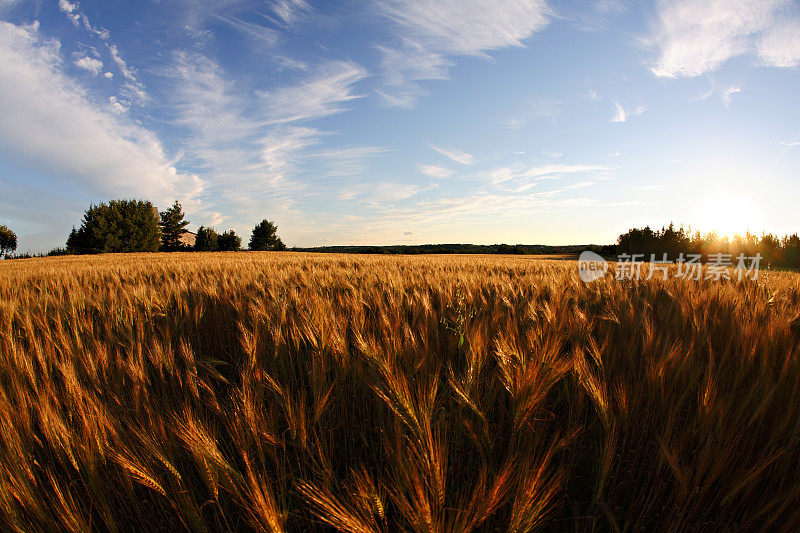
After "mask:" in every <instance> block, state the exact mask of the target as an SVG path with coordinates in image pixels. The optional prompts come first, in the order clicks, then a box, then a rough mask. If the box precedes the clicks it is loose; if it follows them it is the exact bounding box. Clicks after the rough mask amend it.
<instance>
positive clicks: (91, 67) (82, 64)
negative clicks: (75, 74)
mask: <svg viewBox="0 0 800 533" xmlns="http://www.w3.org/2000/svg"><path fill="white" fill-rule="evenodd" d="M75 66H76V67H78V68H82V69H84V70H87V71H89V72H91V73H92V74H94V75H95V76H97V75H98V74H100V71H101V70H102V69H103V62H102V61H100V60H99V59H95V58H93V57H88V56H86V57H81V58H78V59H76V60H75Z"/></svg>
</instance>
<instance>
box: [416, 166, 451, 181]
mask: <svg viewBox="0 0 800 533" xmlns="http://www.w3.org/2000/svg"><path fill="white" fill-rule="evenodd" d="M417 169H418V170H419V171H420V172H421V173H423V174H425V175H426V176H430V177H431V178H449V177H450V176H452V175H453V171H452V170H451V169H449V168H447V167H441V166H438V165H418V166H417Z"/></svg>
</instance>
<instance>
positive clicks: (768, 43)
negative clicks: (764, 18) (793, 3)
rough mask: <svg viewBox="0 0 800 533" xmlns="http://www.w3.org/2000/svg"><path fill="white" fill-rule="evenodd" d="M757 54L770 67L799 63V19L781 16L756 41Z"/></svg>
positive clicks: (789, 65) (791, 65) (794, 65)
mask: <svg viewBox="0 0 800 533" xmlns="http://www.w3.org/2000/svg"><path fill="white" fill-rule="evenodd" d="M758 54H759V56H760V57H761V60H762V61H763V62H764V64H766V65H769V66H772V67H784V68H788V67H796V66H798V65H800V21H798V20H797V19H788V18H781V19H780V20H778V21H776V22H775V23H774V24H772V25H771V26H770V27H769V28H767V30H766V31H765V32H764V34H763V35H762V37H761V40H760V41H759V43H758Z"/></svg>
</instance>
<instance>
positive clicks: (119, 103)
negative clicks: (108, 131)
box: [108, 96, 131, 115]
mask: <svg viewBox="0 0 800 533" xmlns="http://www.w3.org/2000/svg"><path fill="white" fill-rule="evenodd" d="M108 104H109V105H110V106H111V111H112V112H113V113H114V114H116V115H119V114H122V113H127V112H128V109H130V107H131V104H130V102H128V101H126V100H120V99H118V98H117V97H116V96H109V97H108Z"/></svg>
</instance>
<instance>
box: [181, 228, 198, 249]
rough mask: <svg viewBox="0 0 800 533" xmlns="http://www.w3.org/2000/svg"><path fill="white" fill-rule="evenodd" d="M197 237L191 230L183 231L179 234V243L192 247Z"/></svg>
mask: <svg viewBox="0 0 800 533" xmlns="http://www.w3.org/2000/svg"><path fill="white" fill-rule="evenodd" d="M196 239H197V233H194V232H193V231H184V232H183V234H182V235H181V244H182V245H184V246H188V247H189V248H194V241H195V240H196Z"/></svg>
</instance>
